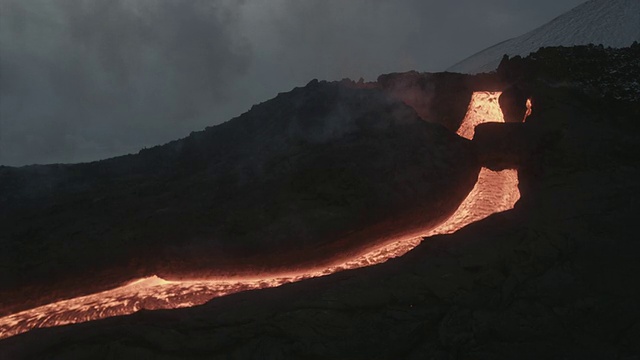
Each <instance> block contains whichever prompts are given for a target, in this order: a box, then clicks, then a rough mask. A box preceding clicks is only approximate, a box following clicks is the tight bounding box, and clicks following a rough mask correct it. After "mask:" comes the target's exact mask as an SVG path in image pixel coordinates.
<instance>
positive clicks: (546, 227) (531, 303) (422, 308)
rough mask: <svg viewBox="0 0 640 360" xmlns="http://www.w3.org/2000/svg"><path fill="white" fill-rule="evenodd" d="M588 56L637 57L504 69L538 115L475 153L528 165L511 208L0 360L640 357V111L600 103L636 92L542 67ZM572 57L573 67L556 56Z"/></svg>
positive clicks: (34, 335) (69, 331)
mask: <svg viewBox="0 0 640 360" xmlns="http://www.w3.org/2000/svg"><path fill="white" fill-rule="evenodd" d="M554 51H555V52H557V53H556V56H551V55H552V53H553V52H554ZM584 51H590V52H591V55H592V56H594V58H593V59H592V61H589V62H588V63H592V64H595V63H598V66H599V67H601V68H604V69H614V68H616V67H617V65H614V64H615V63H618V64H620V63H622V62H623V61H621V60H620V59H623V58H626V59H633V58H638V55H640V54H638V51H640V48H638V47H635V48H632V49H621V50H605V49H598V48H594V47H591V48H575V49H573V50H571V49H546V50H545V52H546V54H547V55H546V56H538V57H531V58H527V59H519V60H518V59H515V60H511V61H505V62H504V63H503V64H502V65H501V71H499V74H503V76H505V78H504V80H505V81H508V82H515V83H517V84H514V85H517V88H518V89H526V91H527V92H528V95H530V96H531V97H532V99H533V101H534V111H533V114H532V115H531V116H530V117H529V118H528V119H527V121H526V122H525V123H519V124H517V123H510V124H504V125H502V126H496V125H491V126H484V127H483V128H478V129H476V130H477V134H478V136H480V134H482V136H480V138H477V139H474V143H475V144H476V146H477V148H478V150H479V151H484V150H486V149H487V146H488V145H495V146H494V150H495V149H500V151H502V152H503V155H504V154H508V153H511V154H516V155H519V156H516V157H515V158H516V159H518V161H519V164H518V168H519V176H520V191H521V195H522V198H521V200H520V202H519V203H518V204H517V205H516V207H515V209H514V210H511V211H508V212H504V213H500V214H496V215H494V216H491V217H489V218H487V219H485V220H483V221H480V222H478V223H475V224H473V225H470V226H468V227H466V228H464V229H462V230H460V231H458V232H456V233H454V234H452V235H446V236H436V237H432V238H429V239H427V240H426V241H424V242H423V243H422V244H421V245H419V246H418V247H417V248H416V249H415V250H413V251H411V252H410V253H408V254H407V255H405V256H404V257H402V258H397V259H393V260H390V261H388V262H386V263H384V264H380V265H377V266H374V267H369V268H362V269H357V270H352V271H345V272H342V273H337V274H334V275H331V276H327V277H324V278H317V279H312V280H307V281H303V282H299V283H295V284H290V285H284V286H282V287H280V288H275V289H267V290H259V291H251V292H245V293H240V294H236V295H231V296H228V297H224V298H218V299H214V300H213V301H211V302H209V303H208V304H206V305H203V306H200V307H196V308H190V309H180V310H171V311H154V312H145V311H143V312H139V313H137V314H134V315H131V316H126V317H120V318H111V319H107V320H103V321H97V322H92V323H84V324H79V325H73V326H68V327H62V328H50V329H37V330H34V331H31V332H29V333H26V334H23V335H19V336H16V337H13V338H9V339H6V340H3V341H1V342H0V352H1V353H2V354H5V355H6V356H7V357H8V358H25V359H39V358H45V357H46V358H48V359H67V358H74V357H75V358H78V357H80V358H82V357H84V358H87V357H89V358H91V357H95V358H107V359H126V358H131V359H145V358H149V359H150V358H159V357H161V358H166V359H185V358H194V359H195V358H211V359H216V358H220V359H222V358H239V359H240V358H242V359H244V358H253V359H258V358H283V359H284V358H372V359H391V358H393V359H398V358H405V359H425V358H435V359H514V358H518V359H540V358H544V359H585V358H588V359H633V358H634V357H637V355H638V354H639V353H640V347H639V345H638V344H639V343H638V341H637V339H638V338H640V308H638V306H637V304H638V303H639V302H640V288H638V287H637V286H635V283H636V282H637V281H636V274H638V273H640V262H638V261H637V258H638V255H639V254H640V242H639V241H638V236H637V234H636V233H637V229H636V228H635V226H634V224H635V221H636V219H635V218H636V215H635V214H637V213H638V211H640V202H639V201H638V200H639V199H638V194H640V185H639V184H640V157H638V152H637V151H635V150H636V149H637V147H638V145H639V144H640V135H639V134H640V132H639V131H640V129H639V126H638V122H637V119H638V115H639V114H640V102H638V101H637V100H630V99H634V98H636V97H634V96H629V97H628V98H626V99H616V98H614V97H609V96H606V95H603V94H605V93H607V91H612V92H614V93H617V92H620V93H622V92H626V93H628V92H629V90H626V89H615V88H616V86H618V85H617V83H616V82H611V83H608V84H607V85H606V87H607V88H608V90H607V91H605V90H606V89H605V88H601V91H599V92H597V91H587V92H585V91H584V90H583V87H581V86H574V85H571V86H566V85H567V84H579V83H581V82H582V81H584V79H586V78H588V74H587V73H574V74H572V75H566V76H562V77H560V78H558V77H557V76H556V75H554V72H553V71H551V72H547V70H545V69H553V68H554V66H555V65H558V66H560V65H563V66H564V68H569V67H572V66H574V65H575V66H578V65H579V64H576V63H575V61H576V59H578V58H580V57H579V56H577V55H578V54H580V53H582V52H584ZM567 52H570V54H569V55H574V56H559V55H560V54H563V55H567ZM543 58H545V59H549V58H553V59H556V60H557V61H558V63H556V64H555V65H554V66H549V64H547V63H546V62H545V61H544V60H541V59H543ZM580 61H582V62H585V61H586V60H585V59H581V60H580ZM578 67H579V66H578ZM518 69H520V70H522V69H527V71H532V72H533V73H534V74H535V76H533V77H531V78H529V77H528V74H525V73H520V72H519V70H518ZM507 70H509V71H507ZM630 70H631V71H632V73H636V72H637V71H639V70H640V68H638V67H637V66H631V69H630ZM594 76H597V75H595V74H594ZM619 76H623V75H619ZM528 78H529V79H528ZM527 79H528V80H527ZM538 79H541V80H538ZM597 84H598V83H597V82H594V86H595V87H596V88H597ZM622 84H624V83H622ZM592 90H593V89H592ZM481 126H482V125H481ZM507 133H508V134H510V135H511V136H518V137H519V138H516V139H512V138H505V137H504V134H507ZM483 142H484V143H483ZM487 143H488V144H487ZM489 147H490V146H489ZM483 149H484V150H483ZM481 155H482V154H481ZM498 155H499V154H498ZM487 156H488V155H487V154H484V155H482V156H481V157H483V158H487ZM487 159H489V160H491V159H490V156H489V157H488V158H487ZM496 166H499V164H498V165H496Z"/></svg>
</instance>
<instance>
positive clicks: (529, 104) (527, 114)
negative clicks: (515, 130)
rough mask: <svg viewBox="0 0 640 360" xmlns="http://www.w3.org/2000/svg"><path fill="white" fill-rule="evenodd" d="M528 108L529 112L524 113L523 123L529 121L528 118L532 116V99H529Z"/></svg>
mask: <svg viewBox="0 0 640 360" xmlns="http://www.w3.org/2000/svg"><path fill="white" fill-rule="evenodd" d="M526 106H527V111H526V112H525V113H524V119H522V122H525V121H527V118H528V117H529V116H531V112H532V110H531V109H532V108H533V103H531V99H527V102H526Z"/></svg>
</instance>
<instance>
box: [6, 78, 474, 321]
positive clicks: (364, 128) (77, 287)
mask: <svg viewBox="0 0 640 360" xmlns="http://www.w3.org/2000/svg"><path fill="white" fill-rule="evenodd" d="M478 171H479V165H478V163H477V160H476V156H475V154H474V152H473V149H472V146H471V144H470V142H468V141H467V140H464V139H461V138H459V137H457V136H456V135H455V134H453V133H451V132H449V131H447V130H446V129H444V128H442V127H441V126H438V125H435V124H429V123H426V122H424V121H422V120H421V119H420V118H419V117H418V116H417V115H416V113H415V112H414V111H413V110H412V109H411V108H409V107H408V106H406V105H404V104H402V103H401V102H399V101H396V100H392V99H390V98H389V97H388V96H387V95H385V93H384V92H382V91H380V90H377V89H356V88H353V87H348V86H344V85H343V84H341V83H326V82H318V81H313V82H311V83H309V84H308V85H307V86H306V87H304V88H297V89H294V90H293V91H291V92H289V93H284V94H280V95H278V96H277V97H276V98H275V99H273V100H271V101H268V102H265V103H263V104H260V105H257V106H254V107H253V108H252V109H251V110H250V111H249V112H247V113H245V114H243V115H242V116H240V117H238V118H236V119H233V120H232V121H229V122H227V123H224V124H222V125H219V126H215V127H211V128H207V129H206V130H204V131H201V132H196V133H192V134H191V135H190V136H189V137H187V138H185V139H182V140H178V141H174V142H171V143H168V144H166V145H163V146H159V147H155V148H151V149H146V150H142V151H141V152H140V153H139V154H137V155H129V156H123V157H119V158H113V159H109V160H104V161H98V162H93V163H87V164H77V165H47V166H28V167H22V168H9V167H2V168H0V189H1V190H0V203H1V206H0V228H1V229H2V232H1V233H0V245H1V246H2V251H0V263H1V264H2V266H3V271H2V272H0V296H1V298H2V299H3V301H2V305H3V309H2V312H3V313H7V311H8V310H9V309H11V308H13V309H16V308H24V307H28V306H33V305H35V304H37V303H39V302H43V301H47V300H51V299H53V298H56V297H63V296H70V295H73V294H77V293H78V292H92V291H95V290H98V289H100V288H106V287H110V286H113V285H115V284H118V283H119V282H121V281H124V280H128V279H131V278H134V277H138V276H143V275H151V274H159V275H162V274H165V275H166V274H168V275H173V276H176V275H177V276H179V275H181V274H187V275H190V274H193V273H198V274H201V275H202V274H208V273H221V272H243V271H252V270H255V269H263V268H269V269H276V268H279V267H282V268H288V267H290V266H292V265H301V264H304V263H307V262H312V263H321V262H322V261H329V260H330V259H332V258H333V257H334V255H335V254H338V253H339V254H348V253H349V252H353V251H355V250H357V249H358V248H360V247H363V246H365V245H371V243H372V242H375V241H377V240H379V239H380V238H382V237H385V236H390V235H392V234H395V233H397V232H403V231H411V230H412V229H416V228H421V227H426V226H429V225H430V224H434V223H436V222H438V221H440V220H442V218H443V217H445V216H446V215H447V214H450V213H451V212H453V211H454V210H455V208H456V207H457V205H458V204H459V203H460V202H461V201H462V199H463V198H464V197H465V196H466V195H467V193H468V192H469V191H470V190H471V188H472V187H473V184H474V183H475V180H476V178H477V173H478ZM311 248H312V249H313V251H308V249H311ZM96 279H99V280H98V281H96ZM34 293H37V294H49V297H48V298H37V297H34V296H33V295H32V294H34Z"/></svg>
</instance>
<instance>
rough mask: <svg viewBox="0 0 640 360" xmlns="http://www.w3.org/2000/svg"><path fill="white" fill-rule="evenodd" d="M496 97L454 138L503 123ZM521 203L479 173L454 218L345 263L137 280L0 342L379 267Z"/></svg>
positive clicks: (36, 315) (504, 176)
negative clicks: (228, 275)
mask: <svg viewBox="0 0 640 360" xmlns="http://www.w3.org/2000/svg"><path fill="white" fill-rule="evenodd" d="M500 94H501V93H499V92H478V93H474V94H473V97H472V100H471V103H470V104H469V108H468V111H467V114H466V116H465V119H464V121H463V123H462V125H461V126H460V129H459V130H458V135H460V136H462V137H465V138H468V139H471V138H473V135H474V128H475V126H476V125H478V124H480V123H483V122H487V121H494V122H504V118H503V115H502V111H501V110H500V106H499V104H498V99H499V97H500ZM519 198H520V192H519V191H518V178H517V172H516V170H503V171H499V172H495V171H491V170H488V169H485V168H483V169H482V170H481V171H480V174H479V176H478V181H477V183H476V185H475V186H474V188H473V190H472V191H471V192H470V193H469V195H468V196H467V198H466V199H465V200H464V201H463V202H462V204H461V205H460V206H459V207H458V209H457V210H456V211H455V212H454V214H453V215H452V216H451V217H449V219H448V220H446V221H445V222H444V223H442V224H441V225H439V226H437V227H436V228H434V229H426V230H425V231H423V232H419V233H415V234H412V235H411V236H405V237H403V238H401V239H394V241H392V242H390V243H387V244H384V245H382V246H380V247H378V248H376V249H374V250H369V251H367V252H366V253H364V254H361V255H359V256H356V257H354V258H353V259H350V260H348V261H345V262H341V263H338V264H334V265H333V266H330V267H327V268H323V269H318V268H316V269H301V270H296V271H295V272H291V273H281V274H256V276H254V277H242V278H216V279H204V280H179V281H173V280H165V279H161V278H159V277H157V276H151V277H148V278H143V279H139V280H136V281H133V282H131V283H129V284H127V285H124V286H121V287H118V288H115V289H112V290H107V291H103V292H100V293H96V294H92V295H88V296H82V297H77V298H73V299H68V300H62V301H58V302H55V303H52V304H48V305H44V306H40V307H37V308H34V309H30V310H25V311H21V312H18V313H16V314H12V315H8V316H5V317H3V318H0V339H2V338H6V337H10V336H14V335H17V334H20V333H22V332H25V331H29V330H31V329H33V328H40V327H50V326H59V325H65V324H71V323H79V322H85V321H91V320H97V319H102V318H106V317H110V316H117V315H126V314H131V313H134V312H136V311H138V310H141V309H148V310H154V309H173V308H181V307H189V306H195V305H199V304H203V303H205V302H207V301H209V300H211V299H212V298H214V297H218V296H224V295H228V294H231V293H235V292H239V291H245V290H251V289H261V288H268V287H275V286H279V285H282V284H285V283H290V282H295V281H300V280H304V279H308V278H313V277H318V276H323V275H328V274H332V273H335V272H338V271H341V270H346V269H355V268H360V267H364V266H368V265H373V264H379V263H382V262H385V261H387V260H388V259H390V258H394V257H398V256H401V255H404V254H405V253H406V252H408V251H409V250H411V249H413V248H414V247H415V246H417V245H418V244H419V243H420V242H421V241H422V239H423V237H426V236H432V235H436V234H447V233H452V232H455V231H457V230H458V229H460V228H462V227H464V226H466V225H468V224H470V223H472V222H475V221H478V220H481V219H484V218H485V217H487V216H489V215H491V214H493V213H496V212H501V211H505V210H508V209H511V208H513V206H514V204H515V203H516V201H518V199H519Z"/></svg>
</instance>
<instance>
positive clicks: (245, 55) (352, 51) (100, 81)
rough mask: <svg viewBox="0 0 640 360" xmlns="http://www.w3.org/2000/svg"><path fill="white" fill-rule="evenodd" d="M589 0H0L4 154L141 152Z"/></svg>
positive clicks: (443, 59)
mask: <svg viewBox="0 0 640 360" xmlns="http://www.w3.org/2000/svg"><path fill="white" fill-rule="evenodd" d="M581 2H582V0H564V1H562V0H540V1H536V2H532V1H520V0H518V1H507V0H486V1H481V2H480V1H475V0H459V1H455V2H451V1H421V0H398V1H383V0H378V1H376V0H350V1H345V0H309V1H302V0H269V1H263V0H246V1H241V2H240V1H233V0H210V1H207V0H56V1H48V0H0V164H6V165H20V164H28V163H34V162H37V163H46V162H75V161H86V160H93V159H97V158H104V157H108V156H114V155H118V154H124V153H128V152H135V151H137V150H138V149H139V148H141V147H143V146H151V145H155V144H161V143H163V142H166V141H169V140H172V139H176V138H179V137H182V136H185V135H186V134H188V133H189V131H192V130H199V129H201V128H203V127H204V126H207V125H214V124H217V123H220V122H222V121H225V120H228V119H229V118H231V117H232V116H235V115H238V114H240V113H241V112H243V111H245V110H247V109H248V108H249V107H250V106H251V105H252V104H254V103H257V102H260V101H264V100H267V99H269V98H271V97H273V96H275V95H276V93H277V92H280V91H287V90H289V89H291V88H292V87H293V86H300V85H304V84H305V83H306V82H308V81H309V80H311V79H312V78H320V79H328V80H334V79H341V78H343V77H351V78H354V79H357V78H359V77H364V78H366V79H369V80H371V79H375V78H376V77H377V75H379V74H381V73H387V72H393V71H405V70H410V69H415V70H419V71H440V70H443V69H445V68H447V67H448V66H450V65H452V64H453V63H455V62H457V61H458V60H461V59H462V58H464V57H466V56H468V55H471V54H472V53H474V52H476V51H479V50H482V49H484V48H486V47H487V46H490V45H493V44H494V43H496V42H498V41H502V40H505V39H507V38H510V37H513V36H517V35H520V34H522V33H524V32H526V31H528V30H531V29H533V28H534V27H536V26H538V25H541V24H542V23H544V22H546V21H549V20H551V19H552V18H553V17H555V16H557V15H559V14H560V13H562V12H564V11H566V10H568V9H570V8H572V7H574V6H576V5H577V4H579V3H581Z"/></svg>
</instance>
